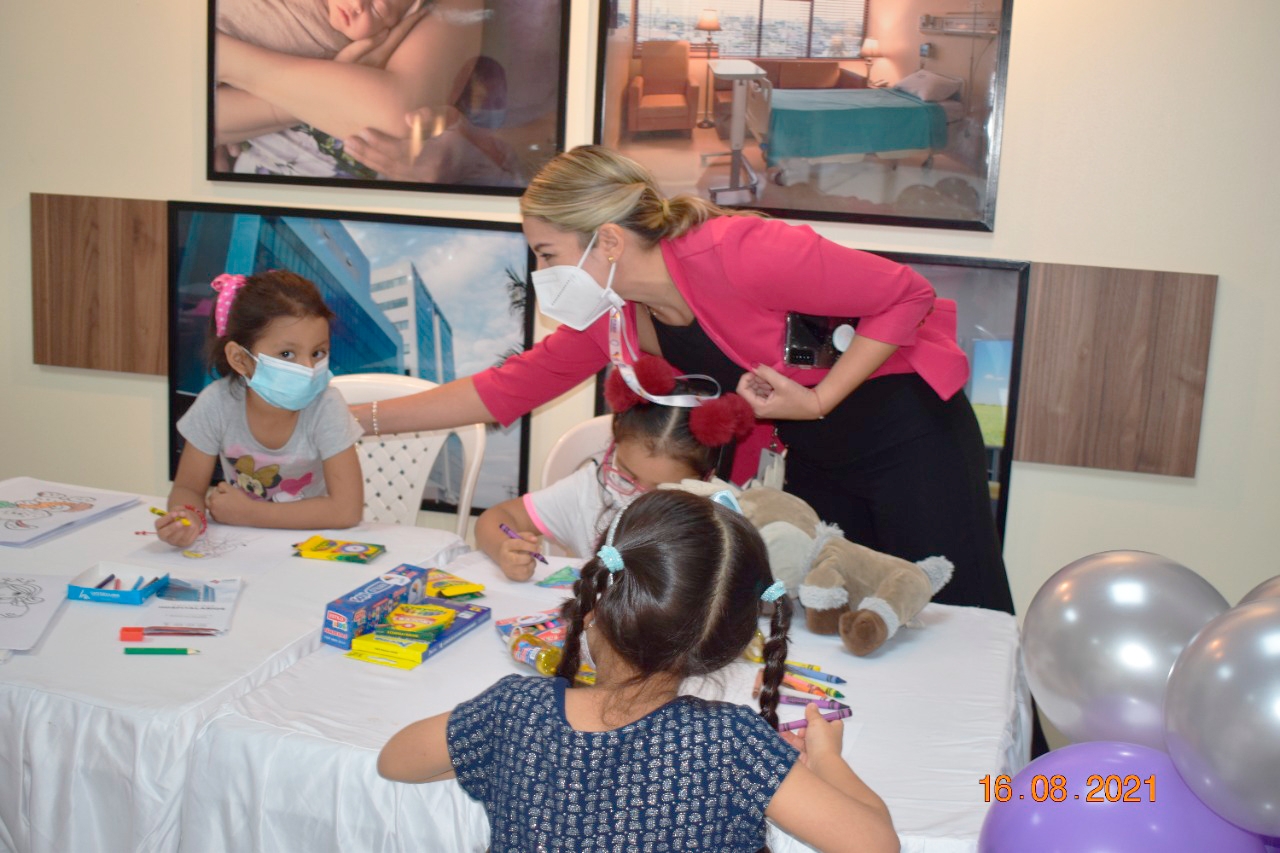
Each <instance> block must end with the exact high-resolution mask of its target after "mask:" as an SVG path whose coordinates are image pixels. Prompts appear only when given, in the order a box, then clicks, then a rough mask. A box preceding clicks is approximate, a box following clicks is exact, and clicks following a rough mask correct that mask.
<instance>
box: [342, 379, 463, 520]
mask: <svg viewBox="0 0 1280 853" xmlns="http://www.w3.org/2000/svg"><path fill="white" fill-rule="evenodd" d="M331 384H332V385H333V387H335V388H337V389H338V391H340V392H341V393H342V396H343V397H345V398H346V400H347V402H348V403H351V404H353V405H354V404H359V403H371V402H373V401H374V400H388V399H391V398H394V397H404V396H407V395H409V394H416V393H418V392H419V391H425V390H427V389H429V388H435V387H436V383H434V382H430V381H428V380H426V379H417V378H414V377H412V376H398V375H396V374H394V373H352V374H349V375H347V376H335V377H333V381H332V383H331ZM450 435H457V436H458V438H459V440H460V441H461V442H462V453H463V459H462V486H461V489H460V494H459V498H458V524H457V534H458V536H460V537H462V538H464V539H465V538H466V535H467V522H468V521H469V520H470V518H471V501H472V499H473V498H474V497H475V492H476V481H477V480H478V479H479V477H480V463H481V462H482V461H483V460H484V445H485V436H484V425H483V424H475V425H473V426H465V427H460V428H458V429H447V430H434V431H432V432H404V433H397V434H392V435H388V434H386V433H383V434H382V435H381V436H378V437H376V438H375V437H374V436H372V435H366V436H365V437H364V438H362V439H360V445H359V447H358V448H357V450H358V451H359V453H360V469H361V471H362V472H363V473H364V518H365V520H366V521H389V522H393V523H395V524H410V525H412V524H415V523H416V522H417V517H418V510H419V508H420V507H421V506H422V494H423V492H424V491H425V490H426V487H427V481H428V478H429V477H430V476H431V469H432V468H433V467H434V466H435V463H436V459H437V458H438V457H439V455H440V451H441V450H443V449H444V446H445V442H446V441H447V440H448V438H449V436H450Z"/></svg>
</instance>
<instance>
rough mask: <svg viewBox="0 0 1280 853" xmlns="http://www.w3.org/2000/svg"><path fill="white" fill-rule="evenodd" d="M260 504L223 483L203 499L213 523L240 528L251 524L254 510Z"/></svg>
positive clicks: (239, 490)
mask: <svg viewBox="0 0 1280 853" xmlns="http://www.w3.org/2000/svg"><path fill="white" fill-rule="evenodd" d="M260 503H261V502H260V501H256V500H254V499H253V498H251V497H249V495H248V494H247V493H245V491H244V490H243V489H237V488H236V487H235V486H231V485H228V484H227V483H226V482H225V481H224V482H221V483H219V484H218V485H217V488H215V489H214V490H213V491H211V492H209V495H208V497H206V498H205V506H206V508H207V509H208V510H209V515H210V516H212V517H213V519H214V520H215V521H217V522H218V523H220V524H237V525H241V526H246V525H250V524H251V520H252V518H253V515H254V509H255V507H256V506H257V505H258V504H260Z"/></svg>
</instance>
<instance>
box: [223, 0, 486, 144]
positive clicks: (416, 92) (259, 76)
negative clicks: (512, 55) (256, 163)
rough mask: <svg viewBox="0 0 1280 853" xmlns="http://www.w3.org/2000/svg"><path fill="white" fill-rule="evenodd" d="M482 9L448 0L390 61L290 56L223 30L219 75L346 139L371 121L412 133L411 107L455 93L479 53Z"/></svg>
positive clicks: (468, 0)
mask: <svg viewBox="0 0 1280 853" xmlns="http://www.w3.org/2000/svg"><path fill="white" fill-rule="evenodd" d="M482 13H483V4H482V2H481V0H441V2H439V3H437V4H436V5H435V6H434V7H432V9H431V12H430V14H428V15H426V17H424V18H423V19H422V20H421V21H419V22H418V23H417V24H416V26H414V28H413V29H412V30H411V31H410V32H409V34H408V35H406V36H405V38H404V41H403V42H401V43H400V45H399V47H397V48H396V50H395V52H394V53H392V55H391V57H390V58H389V59H388V60H387V64H386V67H385V68H376V67H367V66H365V65H362V64H358V63H341V62H333V61H331V60H327V59H309V58H305V57H298V56H288V55H286V54H281V53H276V52H274V51H271V50H267V49H265V48H261V47H256V46H255V45H251V44H248V43H246V42H243V41H240V40H238V39H235V38H232V37H231V36H228V35H226V34H225V33H218V34H217V37H216V39H217V41H216V52H217V57H218V63H217V65H218V67H217V74H218V81H219V82H221V83H226V84H227V85H230V86H234V87H235V88H237V89H242V90H244V91H246V92H250V93H251V94H254V95H257V96H258V97H260V98H262V99H263V100H266V101H268V102H270V103H271V104H274V105H275V106H276V107H278V108H280V109H281V110H283V111H284V112H285V113H287V114H288V115H291V116H296V117H297V118H298V119H299V120H301V121H304V122H306V123H307V124H310V125H312V126H313V127H317V128H319V129H320V130H323V131H324V132H325V133H328V134H329V135H331V136H335V137H337V138H339V139H345V138H346V137H348V136H350V135H352V134H354V133H355V132H356V131H359V130H361V129H364V128H368V127H372V128H375V129H377V130H380V131H382V132H383V133H387V134H389V135H392V136H396V137H405V136H407V135H408V131H409V128H408V127H407V126H406V125H405V122H404V115H405V113H408V112H411V111H412V110H415V109H417V108H418V107H423V106H444V105H447V104H448V103H449V101H450V100H451V99H452V97H453V95H454V89H455V87H456V85H457V82H458V81H457V79H456V78H457V76H458V73H459V71H460V70H462V69H463V68H465V67H466V66H467V64H468V63H469V62H470V61H471V60H472V59H473V58H474V57H476V56H477V55H479V53H480V39H481V35H482V31H483V27H482V25H481V20H482V17H481V16H482Z"/></svg>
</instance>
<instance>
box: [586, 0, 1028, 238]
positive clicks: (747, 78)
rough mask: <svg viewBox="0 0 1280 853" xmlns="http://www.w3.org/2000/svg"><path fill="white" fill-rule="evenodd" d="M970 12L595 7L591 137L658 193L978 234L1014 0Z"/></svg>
mask: <svg viewBox="0 0 1280 853" xmlns="http://www.w3.org/2000/svg"><path fill="white" fill-rule="evenodd" d="M962 5H965V4H962ZM967 6H968V8H967V9H966V10H965V11H963V12H947V13H939V14H930V15H917V14H914V13H912V12H911V11H910V10H907V9H905V8H904V7H902V6H900V5H898V4H896V3H892V2H890V3H870V2H866V0H802V2H775V0H732V2H722V3H719V4H718V5H717V4H709V3H707V2H705V0H696V2H695V1H694V0H630V2H629V3H624V8H623V10H621V11H620V12H619V14H618V16H617V21H616V23H617V26H616V27H613V28H610V27H606V26H605V21H606V19H607V18H608V15H607V14H606V13H607V12H608V10H609V0H603V5H602V7H601V16H600V17H601V27H600V44H601V46H602V48H601V50H600V54H599V56H600V59H599V62H600V66H599V69H598V74H597V79H598V83H599V85H598V86H597V91H599V92H600V101H599V104H598V110H597V113H596V129H595V139H596V141H597V142H598V143H600V144H603V145H606V146H608V147H610V148H614V149H616V150H618V151H621V152H622V153H623V154H626V155H627V156H629V157H631V158H633V159H635V160H637V161H639V162H641V163H643V164H645V165H646V166H648V167H649V168H650V170H651V171H652V172H653V173H654V174H655V175H657V176H658V178H659V182H660V183H661V185H662V189H663V191H664V192H665V193H667V194H668V195H674V194H676V193H691V194H694V195H697V196H700V197H702V198H707V199H710V200H712V201H715V202H717V203H718V204H722V205H724V206H727V207H751V208H755V209H759V210H765V211H768V212H769V213H772V214H774V215H777V216H783V217H788V218H793V219H827V220H840V221H848V222H872V223H880V224H885V225H909V226H920V227H927V228H953V229H960V230H971V231H991V230H993V228H994V227H995V210H996V179H997V176H998V173H999V164H1000V130H1001V125H1002V116H1003V112H1004V100H1005V79H1006V73H1007V67H1008V55H1009V22H1010V19H1011V13H1012V0H972V2H971V3H969V4H967Z"/></svg>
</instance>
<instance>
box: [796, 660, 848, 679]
mask: <svg viewBox="0 0 1280 853" xmlns="http://www.w3.org/2000/svg"><path fill="white" fill-rule="evenodd" d="M786 667H787V671H788V672H791V673H794V674H795V675H798V676H800V677H801V678H807V679H809V680H810V681H814V680H817V681H825V682H827V683H829V684H844V683H845V681H844V679H843V678H841V677H840V676H838V675H831V674H829V673H826V672H820V671H818V669H817V667H814V668H813V669H805V668H803V667H798V666H796V665H795V664H790V663H789V664H787V665H786Z"/></svg>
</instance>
